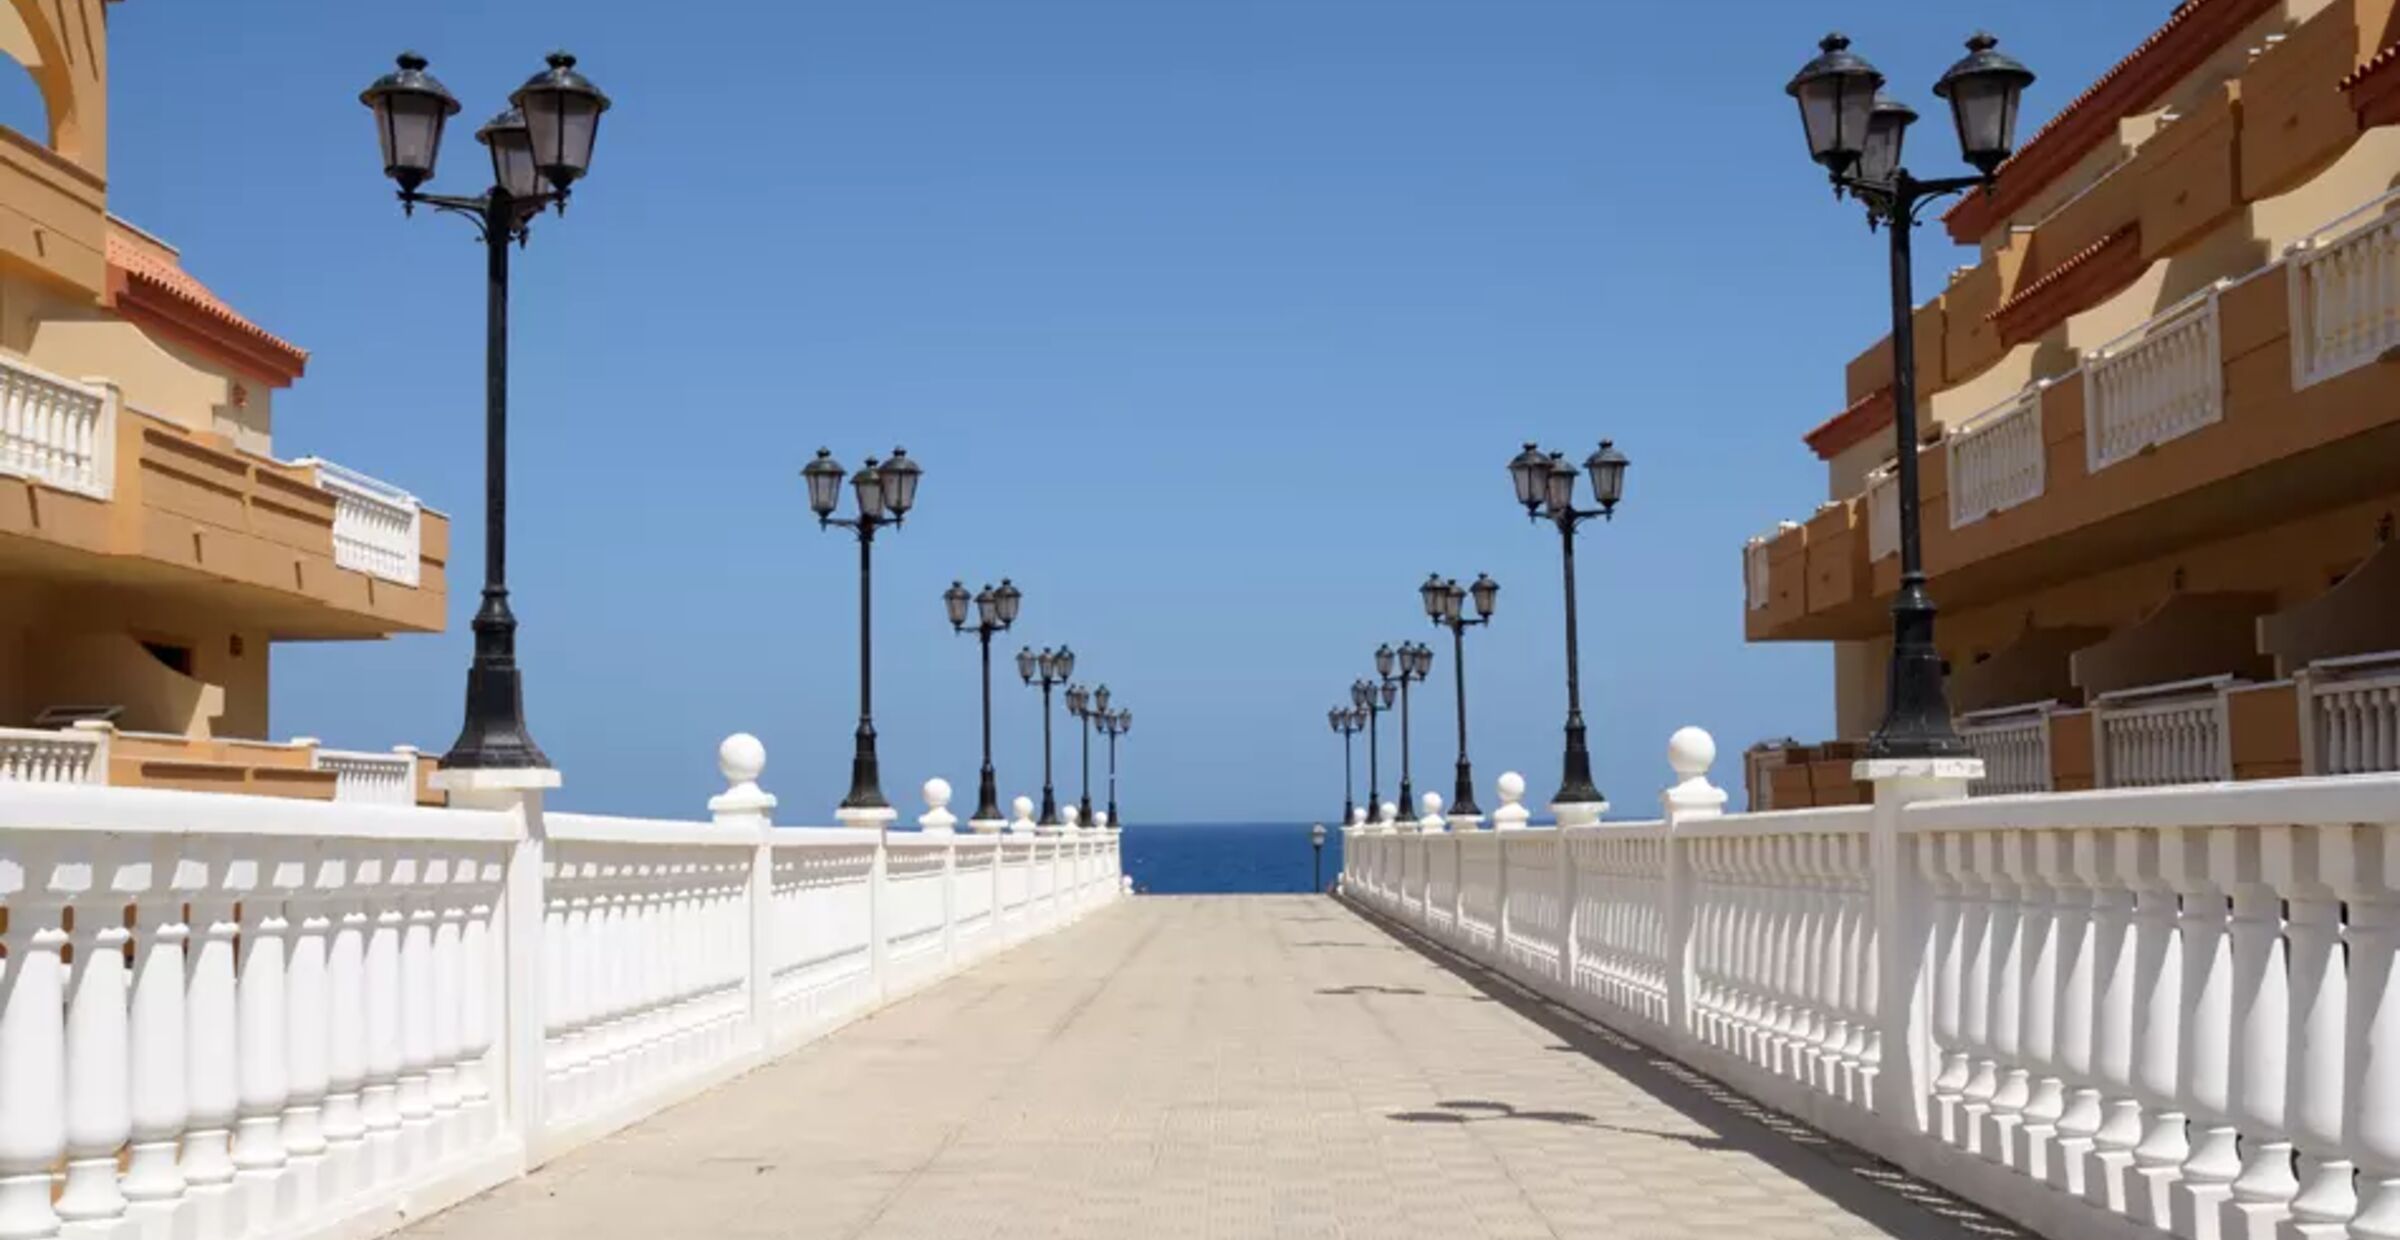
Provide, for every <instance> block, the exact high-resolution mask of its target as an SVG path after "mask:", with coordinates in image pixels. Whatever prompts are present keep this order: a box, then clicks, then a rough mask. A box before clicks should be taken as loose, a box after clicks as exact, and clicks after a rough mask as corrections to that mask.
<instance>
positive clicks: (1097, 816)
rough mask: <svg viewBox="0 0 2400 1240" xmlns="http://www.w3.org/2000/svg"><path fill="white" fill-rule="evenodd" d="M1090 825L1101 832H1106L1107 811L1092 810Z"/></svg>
mask: <svg viewBox="0 0 2400 1240" xmlns="http://www.w3.org/2000/svg"><path fill="white" fill-rule="evenodd" d="M1092 825H1093V826H1094V827H1096V828H1098V829H1100V830H1102V831H1106V830H1108V811H1107V810H1104V809H1096V810H1093V811H1092Z"/></svg>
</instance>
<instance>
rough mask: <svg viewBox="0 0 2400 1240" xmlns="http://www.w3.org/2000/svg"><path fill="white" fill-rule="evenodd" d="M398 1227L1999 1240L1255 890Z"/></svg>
mask: <svg viewBox="0 0 2400 1240" xmlns="http://www.w3.org/2000/svg"><path fill="white" fill-rule="evenodd" d="M1454 969H1458V970H1460V971H1453V970H1454ZM407 1234H409V1235H412V1236H416V1237H421V1238H423V1240H434V1238H435V1237H445V1238H455V1240H525V1238H527V1237H559V1238H560V1240H616V1238H618V1237H624V1238H626V1240H635V1238H637V1237H638V1238H639V1240H656V1238H657V1237H660V1236H669V1237H685V1236H689V1237H702V1236H707V1237H845V1238H847V1237H873V1238H875V1240H897V1238H900V1237H925V1238H928V1240H961V1238H965V1237H980V1236H994V1237H1001V1236H1006V1237H1016V1236H1024V1237H1034V1236H1044V1237H1053V1236H1054V1237H1087V1236H1088V1237H1109V1238H1111V1240H1117V1238H1123V1237H1136V1238H1141V1240H1170V1238H1179V1237H1252V1236H1256V1237H1270V1236H1272V1237H1318V1236H1341V1237H1362V1238H1366V1240H1404V1238H1406V1237H1414V1236H1439V1237H1445V1238H1452V1240H1457V1238H1465V1237H1519V1236H1523V1237H1535V1236H1594V1237H1609V1238H1611V1240H1682V1238H1686V1237H1689V1238H1691V1240H1700V1238H1702V1237H1706V1238H1707V1240H1727V1238H1732V1240H1802V1238H1808V1240H1821V1238H1827V1237H1876V1236H1893V1237H1906V1238H1907V1240H1966V1238H1967V1237H1976V1238H1978V1240H1992V1238H1994V1237H2006V1236H2015V1235H2019V1234H2020V1233H2018V1232H2016V1231H2014V1230H2013V1229H2011V1228H2009V1227H2007V1226H2005V1225H2003V1224H2000V1223H1999V1222H1997V1221H1996V1220H1993V1219H1991V1218H1989V1217H1987V1216H1983V1215H1980V1214H1978V1213H1976V1212H1975V1211H1974V1210H1973V1209H1971V1208H1970V1207H1966V1206H1964V1205H1961V1204H1959V1203H1957V1202H1955V1201H1952V1200H1950V1199H1948V1198H1945V1197H1943V1196H1941V1195H1940V1194H1939V1193H1937V1192H1934V1191H1932V1190H1929V1189H1925V1188H1922V1187H1920V1186H1917V1185H1914V1184H1911V1183H1908V1182H1905V1181H1901V1180H1898V1179H1897V1178H1896V1177H1895V1176H1894V1175H1893V1173H1891V1172H1890V1171H1889V1169H1887V1168H1885V1167H1883V1166H1882V1165H1881V1164H1878V1163H1875V1162H1873V1161H1871V1160H1868V1159H1866V1158H1864V1157H1863V1156H1861V1155H1859V1154H1857V1153H1856V1152H1854V1151H1851V1150H1849V1149H1847V1148H1846V1147H1841V1146H1837V1145H1834V1144H1832V1143H1830V1142H1828V1141H1827V1140H1825V1139H1824V1138H1822V1137H1820V1136H1818V1135H1817V1134H1815V1133H1813V1132H1811V1131H1809V1130H1806V1129H1803V1128H1799V1127H1797V1126H1795V1125H1793V1124H1790V1123H1789V1122H1787V1121H1784V1120H1781V1119H1780V1118H1779V1117H1775V1116H1772V1115H1764V1114H1761V1113H1760V1112H1758V1111H1756V1110H1755V1109H1754V1108H1750V1107H1748V1106H1747V1105H1746V1104H1743V1103H1742V1102H1741V1101H1740V1100H1739V1099H1737V1098H1730V1097H1728V1096H1726V1095H1724V1094H1723V1093H1722V1092H1721V1091H1717V1090H1715V1089H1714V1088H1713V1087H1711V1086H1709V1085H1708V1084H1707V1083H1706V1082H1704V1081H1698V1080H1696V1079H1694V1078H1692V1077H1690V1076H1689V1074H1687V1073H1683V1072H1681V1070H1680V1069H1675V1068H1673V1067H1672V1065H1668V1064H1665V1063H1663V1062H1662V1061H1658V1060H1656V1059H1654V1058H1653V1057H1651V1056H1649V1055H1648V1054H1646V1053H1644V1052H1642V1051H1641V1050H1640V1049H1639V1048H1636V1047H1633V1046H1631V1045H1630V1044H1627V1043H1624V1042H1622V1041H1621V1040H1619V1039H1616V1038H1614V1037H1613V1036H1612V1035H1609V1034H1607V1033H1606V1032H1605V1031H1603V1030H1600V1029H1599V1028H1598V1027H1597V1026H1593V1025H1590V1024H1589V1023H1588V1022H1584V1021H1582V1020H1581V1018H1579V1017H1574V1016H1571V1015H1569V1014H1566V1013H1564V1012H1563V1011H1561V1010H1560V1009H1557V1008H1555V1007H1552V1006H1550V1005H1547V1004H1544V1003H1542V1002H1540V1001H1538V1000H1534V999H1532V998H1531V997H1530V996H1527V995H1525V994H1524V993H1523V992H1521V991H1518V990H1516V989H1515V988H1513V987H1511V986H1509V985H1508V984H1506V983H1502V982H1498V981H1496V980H1495V979H1493V978H1492V977H1491V975H1489V974H1487V973H1483V972H1480V971H1476V970H1473V969H1471V968H1468V967H1465V966H1461V965H1458V964H1456V962H1454V961H1451V960H1449V958H1447V957H1436V956H1432V955H1428V954H1425V952H1424V951H1423V950H1421V949H1420V948H1419V947H1418V946H1416V945H1414V944H1413V943H1410V942H1404V941H1402V940H1400V939H1396V938H1394V937H1392V936H1391V935H1390V934H1389V933H1387V932H1386V931H1385V930H1383V929H1381V928H1379V927H1378V926H1376V925H1375V924H1373V923H1371V922H1368V921H1366V920H1365V919H1363V918H1361V917H1359V916H1358V915H1357V914H1355V913H1352V912H1350V911H1349V910H1347V909H1345V908H1344V907H1342V906H1341V905H1339V904H1336V903H1335V902H1334V901H1332V900H1328V899H1323V898H1318V897H1309V896H1290V897H1271V896H1261V897H1206V898H1167V897H1142V898H1137V899H1132V900H1127V901H1123V902H1121V903H1119V904H1116V905H1114V906H1112V907H1111V908H1109V909H1107V910H1105V911H1103V912H1101V913H1099V914H1096V915H1094V916H1093V917H1092V918H1090V919H1089V920H1087V921H1085V922H1084V923H1082V924H1081V925H1078V926H1075V927H1073V928H1071V929H1068V930H1066V931H1063V932H1061V933H1059V934H1056V935H1052V936H1050V937H1048V938H1046V939H1043V940H1039V941H1037V942H1034V943H1030V944H1027V945H1025V946H1023V947H1020V948H1018V949H1016V950H1015V951H1013V952H1010V953H1007V954H1005V955H1003V956H1000V957H998V958H997V959H994V960H992V961H989V962H987V963H985V964H984V965H982V966H980V967H978V968H976V969H974V970H972V971H971V972H969V973H968V974H966V975H964V976H961V977H958V978H953V979H951V980H950V981H947V982H944V983H942V984H941V985H939V986H936V987H934V988H933V989H930V990H928V991H926V992H925V993H923V994H921V995H918V996H916V997H914V998H912V999H909V1000H907V1001H905V1002H903V1003H900V1004H897V1005H895V1006H893V1007H891V1008H889V1009H886V1010H885V1011H883V1012H881V1013H878V1014H876V1015H874V1016H872V1017H869V1018H867V1019H865V1020H862V1021H860V1022H858V1023H856V1024H854V1025H851V1026H849V1027H848V1028H845V1029H843V1030H841V1031H839V1032H837V1033H835V1034H833V1035H832V1036H830V1037H828V1038H825V1039H823V1040H821V1041H819V1042H817V1043H814V1044H812V1045H810V1046H808V1047H805V1048H803V1049H802V1050H800V1051H799V1052H798V1053H796V1054H793V1055H790V1056H788V1057H786V1058H784V1059H782V1060H780V1061H778V1062H776V1063H774V1064H772V1065H770V1066H768V1067H766V1068H763V1069H760V1070H759V1071H757V1072H755V1073H752V1074H751V1075H749V1076H747V1077H745V1078H743V1079H741V1080H739V1081H736V1082H733V1083H732V1084H730V1085H727V1086H725V1087H723V1088H721V1089H718V1090H717V1091H715V1092H714V1093H711V1094H708V1095H705V1096H703V1097H701V1098H698V1099H695V1100H694V1101H692V1102H690V1103H688V1104H686V1105H684V1106H682V1107H679V1108H676V1109H674V1110H671V1111H668V1112H666V1113H664V1114H662V1115H660V1116H657V1117H655V1118H653V1119H651V1120H650V1121H648V1122H647V1123H644V1124H641V1125H638V1126H637V1127H635V1128H633V1129H631V1130H628V1131H626V1132H624V1133H620V1134H618V1135H617V1136H615V1137H613V1138H610V1139H608V1140H605V1141H601V1142H598V1143H596V1144H594V1145H591V1146H588V1147H586V1148H584V1149H582V1150H580V1151H578V1152H576V1153H574V1154H571V1155H569V1156H567V1157H565V1158H563V1159H560V1160H559V1161H557V1162H554V1163H552V1164H551V1165H550V1166H548V1167H546V1168H544V1169H542V1170H541V1171H539V1172H537V1173H536V1174H534V1175H532V1176H530V1177H528V1178H526V1179H523V1180H520V1181H517V1182H515V1183H513V1184H510V1185H507V1186H505V1187H503V1188H500V1189H497V1190H495V1191H493V1192H491V1193H489V1194H487V1195H485V1196H483V1197H481V1198H478V1199H476V1200H474V1201H471V1202H468V1203H466V1204H465V1205H462V1206H460V1207H458V1208H456V1209H453V1210H451V1211H449V1212H447V1213H445V1214H441V1215H438V1216H436V1217H434V1218H432V1219H429V1220H427V1221H425V1222H424V1223H421V1224H419V1225H418V1226H417V1227H415V1228H413V1229H412V1230H411V1231H410V1232H409V1233H407Z"/></svg>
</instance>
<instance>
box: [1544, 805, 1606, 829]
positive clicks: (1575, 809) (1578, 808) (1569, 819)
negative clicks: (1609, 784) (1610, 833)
mask: <svg viewBox="0 0 2400 1240" xmlns="http://www.w3.org/2000/svg"><path fill="white" fill-rule="evenodd" d="M1607 812H1608V802H1606V801H1601V800H1591V801H1552V802H1551V803H1550V814H1551V816H1552V817H1554V818H1556V819H1557V820H1558V825H1559V826H1562V827H1596V826H1599V825H1600V816H1601V815H1603V814H1606V813H1607Z"/></svg>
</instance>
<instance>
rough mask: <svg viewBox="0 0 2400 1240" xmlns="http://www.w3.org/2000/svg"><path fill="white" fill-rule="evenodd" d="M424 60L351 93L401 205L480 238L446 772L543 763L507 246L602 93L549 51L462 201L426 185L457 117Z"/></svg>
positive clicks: (498, 123) (561, 204)
mask: <svg viewBox="0 0 2400 1240" xmlns="http://www.w3.org/2000/svg"><path fill="white" fill-rule="evenodd" d="M426 63H427V62H426V60H425V58H424V57H422V56H419V55H417V54H416V53H415V52H402V53H401V54H400V58H399V67H398V68H396V69H394V70H393V71H392V72H390V73H387V74H385V75H383V76H382V77H380V78H377V79H375V81H374V83H373V84H372V85H370V86H368V87H367V88H366V90H364V91H362V92H360V93H359V96H358V100H359V102H360V103H363V104H365V105H367V107H368V109H369V110H370V111H372V112H373V113H374V114H375V136H376V140H377V143H378V145H380V146H381V147H382V150H383V172H384V175H385V176H388V177H390V178H391V179H392V180H393V182H395V183H396V184H398V185H399V187H400V208H401V211H402V212H403V213H405V214H409V215H414V214H415V213H416V208H417V206H418V204H420V203H422V204H424V205H425V206H429V207H432V208H433V209H435V210H437V211H440V212H443V213H445V214H450V215H457V216H462V217H464V218H465V219H467V220H468V221H469V222H471V223H473V224H474V225H475V227H476V230H477V231H478V232H479V233H480V234H481V235H482V237H483V250H484V285H485V288H484V337H483V346H484V354H483V515H484V522H483V603H482V605H481V606H480V607H478V608H477V609H476V611H475V621H474V628H475V658H474V662H472V663H470V664H469V665H468V667H467V705H466V724H465V726H464V727H462V728H461V729H460V730H459V734H458V740H457V741H456V742H455V743H454V744H452V745H451V746H450V752H448V753H446V754H443V755H442V766H443V767H445V768H449V769H460V770H473V769H480V768H504V769H522V768H528V767H530V768H545V767H548V766H549V765H550V760H549V759H548V758H546V757H543V756H542V751H541V747H540V746H537V745H535V744H534V743H533V737H532V735H531V734H530V733H528V732H527V731H526V729H525V693H524V684H523V682H522V681H521V680H520V679H519V677H518V674H517V618H516V616H515V614H514V613H512V612H511V611H510V610H509V606H508V246H509V243H510V242H512V241H514V242H516V243H517V244H519V245H522V244H524V243H525V241H526V239H527V237H528V235H529V231H530V230H529V227H528V226H529V225H530V224H531V223H532V221H533V217H534V216H536V215H538V214H540V213H541V210H542V208H544V207H555V208H557V209H558V211H559V212H560V213H561V214H562V215H563V214H564V213H565V212H566V209H567V194H568V191H569V190H570V189H571V188H572V187H573V186H574V184H575V182H576V181H578V180H580V179H581V178H582V177H583V174H584V173H585V171H587V170H588V169H589V168H590V167H591V163H592V142H593V140H594V139H595V138H596V137H598V136H599V131H600V114H601V113H602V112H605V111H607V110H608V102H609V101H608V96H607V95H604V94H602V93H600V88H599V87H597V86H594V85H592V83H591V80H590V79H589V78H586V77H584V76H583V75H582V74H580V73H577V72H576V71H575V58H574V57H573V56H569V55H567V54H566V53H565V52H553V53H551V55H550V57H549V61H548V63H549V68H547V69H545V70H543V71H542V72H540V73H537V74H534V75H533V76H532V77H531V78H529V79H527V80H526V82H525V84H524V85H523V86H520V87H518V88H517V89H516V92H515V93H514V94H511V95H510V96H509V97H508V102H509V108H508V110H507V111H505V112H502V113H500V114H499V115H498V116H495V117H493V118H492V119H491V120H490V121H488V122H486V123H485V124H484V126H483V128H481V129H478V130H476V131H475V138H476V140H477V141H479V142H481V143H483V144H484V146H485V147H486V148H488V149H489V150H490V152H491V156H492V187H491V188H490V189H487V190H485V191H483V192H482V193H481V194H477V195H475V196H474V197H472V198H460V197H453V196H451V195H447V194H427V193H422V192H420V191H419V188H418V187H419V186H422V185H423V184H425V182H427V181H429V180H432V179H433V169H434V162H435V160H436V158H438V157H439V156H440V154H441V148H442V128H443V125H444V122H446V121H448V120H449V119H450V118H451V117H452V116H455V115H457V114H458V100H456V99H454V98H452V97H451V95H450V92H449V91H448V90H446V89H444V88H443V86H442V84H441V83H440V82H438V81H436V80H434V77H433V75H432V74H430V73H427V72H426V71H425V67H426Z"/></svg>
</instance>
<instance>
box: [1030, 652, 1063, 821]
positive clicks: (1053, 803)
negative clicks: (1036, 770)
mask: <svg viewBox="0 0 2400 1240" xmlns="http://www.w3.org/2000/svg"><path fill="white" fill-rule="evenodd" d="M1074 674H1075V652H1074V651H1072V650H1069V649H1068V648H1066V647H1065V646H1060V647H1059V648H1058V649H1056V650H1052V649H1050V648H1049V647H1047V646H1045V647H1043V648H1042V649H1041V651H1040V652H1039V653H1036V652H1035V651H1034V648H1033V647H1031V646H1027V647H1025V648H1024V649H1022V650H1019V651H1018V652H1017V676H1018V678H1019V679H1021V680H1023V681H1024V682H1025V683H1026V684H1029V685H1040V686H1041V687H1042V818H1041V825H1043V826H1045V827H1055V826H1057V825H1058V796H1057V794H1056V793H1054V792H1053V791H1052V790H1051V785H1050V689H1051V686H1053V685H1063V684H1065V683H1067V678H1068V677H1070V676H1073V675H1074Z"/></svg>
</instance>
